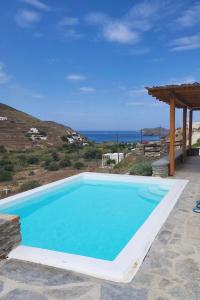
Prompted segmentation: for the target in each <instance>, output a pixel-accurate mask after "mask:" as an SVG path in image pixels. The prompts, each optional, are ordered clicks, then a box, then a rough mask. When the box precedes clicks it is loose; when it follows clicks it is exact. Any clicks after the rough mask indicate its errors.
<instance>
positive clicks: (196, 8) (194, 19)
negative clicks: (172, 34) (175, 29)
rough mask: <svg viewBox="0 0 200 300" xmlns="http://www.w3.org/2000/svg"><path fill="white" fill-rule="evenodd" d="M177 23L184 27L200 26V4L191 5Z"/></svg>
mask: <svg viewBox="0 0 200 300" xmlns="http://www.w3.org/2000/svg"><path fill="white" fill-rule="evenodd" d="M177 23H178V24H179V25H180V26H182V27H193V26H195V25H199V24H200V3H195V4H193V5H191V6H190V7H189V8H188V9H187V10H186V11H185V12H184V13H183V14H182V16H181V17H180V18H178V20H177Z"/></svg>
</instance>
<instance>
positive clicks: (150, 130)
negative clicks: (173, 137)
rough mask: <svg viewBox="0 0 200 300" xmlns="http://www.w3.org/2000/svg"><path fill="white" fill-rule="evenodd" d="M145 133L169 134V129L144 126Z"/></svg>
mask: <svg viewBox="0 0 200 300" xmlns="http://www.w3.org/2000/svg"><path fill="white" fill-rule="evenodd" d="M142 133H143V135H148V136H167V135H168V134H169V129H166V128H162V127H156V128H143V129H142Z"/></svg>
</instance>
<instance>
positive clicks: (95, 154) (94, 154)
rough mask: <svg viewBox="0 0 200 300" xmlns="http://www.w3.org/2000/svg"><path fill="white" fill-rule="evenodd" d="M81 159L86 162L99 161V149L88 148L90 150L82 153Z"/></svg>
mask: <svg viewBox="0 0 200 300" xmlns="http://www.w3.org/2000/svg"><path fill="white" fill-rule="evenodd" d="M83 157H84V158H85V159H88V160H91V159H101V157H102V152H101V150H100V149H95V148H90V149H87V151H86V152H85V153H84V155H83Z"/></svg>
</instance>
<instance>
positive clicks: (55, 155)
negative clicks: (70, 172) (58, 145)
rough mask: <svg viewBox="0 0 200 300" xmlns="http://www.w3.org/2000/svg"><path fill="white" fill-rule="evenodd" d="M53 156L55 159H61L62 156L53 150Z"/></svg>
mask: <svg viewBox="0 0 200 300" xmlns="http://www.w3.org/2000/svg"><path fill="white" fill-rule="evenodd" d="M51 155H52V158H53V160H54V161H59V160H60V157H59V155H58V153H57V152H55V151H54V152H52V154H51Z"/></svg>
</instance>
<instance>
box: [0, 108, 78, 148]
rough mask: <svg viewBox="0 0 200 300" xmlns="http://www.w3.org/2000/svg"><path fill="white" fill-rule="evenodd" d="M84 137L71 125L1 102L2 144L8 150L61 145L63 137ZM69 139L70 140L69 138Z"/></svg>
mask: <svg viewBox="0 0 200 300" xmlns="http://www.w3.org/2000/svg"><path fill="white" fill-rule="evenodd" d="M72 136H74V137H75V139H76V141H83V139H82V137H81V136H80V135H79V134H78V133H76V132H75V131H74V130H73V129H71V128H70V127H67V126H64V125H61V124H58V123H56V122H52V121H41V120H39V119H37V118H35V117H33V116H31V115H29V114H26V113H24V112H22V111H19V110H17V109H14V108H12V107H10V106H8V105H5V104H3V103H0V145H4V146H5V147H6V148H7V149H8V150H21V149H28V148H32V147H44V146H54V147H57V146H61V145H62V144H63V143H64V141H63V138H62V137H66V140H67V137H70V138H69V140H71V142H73V139H71V137H72ZM67 141H68V140H67Z"/></svg>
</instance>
